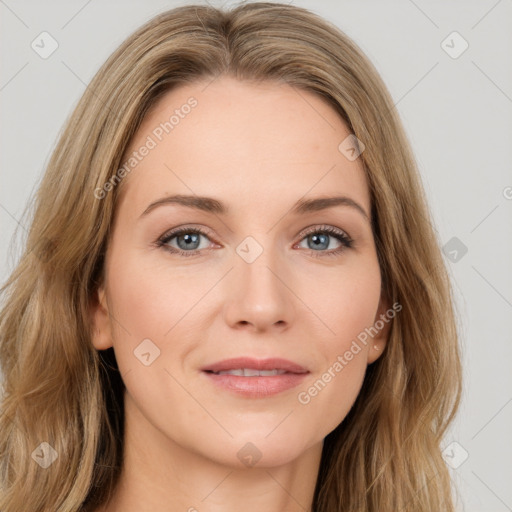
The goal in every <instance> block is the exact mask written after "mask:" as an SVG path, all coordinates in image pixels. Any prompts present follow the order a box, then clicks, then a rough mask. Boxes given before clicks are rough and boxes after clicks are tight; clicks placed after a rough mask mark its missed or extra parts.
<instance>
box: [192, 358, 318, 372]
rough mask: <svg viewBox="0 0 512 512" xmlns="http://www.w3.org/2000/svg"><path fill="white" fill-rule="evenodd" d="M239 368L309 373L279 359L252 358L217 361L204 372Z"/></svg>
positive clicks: (296, 365) (302, 368)
mask: <svg viewBox="0 0 512 512" xmlns="http://www.w3.org/2000/svg"><path fill="white" fill-rule="evenodd" d="M239 368H251V369H254V370H274V369H275V370H285V371H287V372H289V373H308V370H307V369H306V368H304V367H303V366H301V365H300V364H297V363H294V362H293V361H289V360H288V359H282V358H279V357H272V358H268V359H254V358H252V357H235V358H232V359H224V360H223V361H217V362H216V363H212V364H210V365H208V366H205V367H204V368H201V370H202V371H211V372H222V371H226V370H237V369H239Z"/></svg>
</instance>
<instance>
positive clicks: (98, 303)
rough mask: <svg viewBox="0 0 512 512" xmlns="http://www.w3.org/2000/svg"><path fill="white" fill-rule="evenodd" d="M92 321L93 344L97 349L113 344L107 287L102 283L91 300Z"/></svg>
mask: <svg viewBox="0 0 512 512" xmlns="http://www.w3.org/2000/svg"><path fill="white" fill-rule="evenodd" d="M90 313H91V322H92V340H91V341H92V344H93V345H94V348H95V349H96V350H106V349H107V348H110V347H111V346H112V326H111V323H110V315H109V312H108V306H107V295H106V292H105V288H104V286H103V285H101V286H100V287H99V288H98V289H97V290H96V291H95V293H94V294H93V297H92V298H91V302H90Z"/></svg>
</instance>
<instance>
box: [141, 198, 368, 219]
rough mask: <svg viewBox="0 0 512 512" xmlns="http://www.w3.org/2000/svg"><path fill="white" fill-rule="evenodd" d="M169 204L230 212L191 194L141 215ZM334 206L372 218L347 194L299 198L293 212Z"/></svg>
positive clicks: (211, 200) (163, 201)
mask: <svg viewBox="0 0 512 512" xmlns="http://www.w3.org/2000/svg"><path fill="white" fill-rule="evenodd" d="M168 204H178V205H181V206H186V207H188V208H194V209H196V210H202V211H205V212H209V213H215V214H219V215H226V214H228V212H229V208H228V207H227V206H226V205H225V204H223V203H222V202H220V201H218V200H217V199H214V198H212V197H204V196H196V195H193V196H190V195H182V194H180V195H173V196H167V197H162V198H161V199H158V200H156V201H154V202H153V203H151V204H150V205H149V206H148V207H147V208H146V209H145V210H144V212H143V213H142V214H141V216H140V217H144V216H145V215H147V214H148V213H149V212H151V211H152V210H154V209H155V208H157V207H159V206H163V205H168ZM334 206H349V207H351V208H353V209H355V210H357V211H358V212H359V213H360V214H361V215H363V217H364V218H365V219H366V220H367V221H370V218H369V216H368V214H367V213H366V211H365V210H364V208H363V207H362V206H361V205H360V204H359V203H357V202H356V201H354V200H353V199H351V198H350V197H346V196H335V197H318V198H316V199H299V200H298V201H297V202H296V203H295V204H294V205H293V207H292V209H291V213H292V214H294V215H304V214H306V213H310V212H317V211H320V210H326V209H327V208H332V207H334Z"/></svg>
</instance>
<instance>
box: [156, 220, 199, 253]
mask: <svg viewBox="0 0 512 512" xmlns="http://www.w3.org/2000/svg"><path fill="white" fill-rule="evenodd" d="M201 237H204V238H206V239H208V233H207V232H205V231H203V230H202V229H199V228H195V227H183V228H177V229H173V230H172V231H170V232H167V233H166V234H164V235H163V236H162V237H161V238H159V239H158V240H157V242H156V245H157V246H158V247H163V248H164V249H166V250H168V251H169V252H172V253H175V254H179V255H181V256H195V255H197V254H198V253H199V252H200V251H201V250H202V249H205V248H208V246H207V247H201ZM171 242H174V243H175V244H176V245H177V247H176V245H173V244H171Z"/></svg>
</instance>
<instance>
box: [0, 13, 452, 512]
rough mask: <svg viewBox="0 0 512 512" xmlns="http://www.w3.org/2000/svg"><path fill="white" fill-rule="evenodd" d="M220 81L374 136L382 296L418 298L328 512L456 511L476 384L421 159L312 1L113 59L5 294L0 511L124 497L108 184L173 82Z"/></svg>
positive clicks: (168, 26) (41, 195)
mask: <svg viewBox="0 0 512 512" xmlns="http://www.w3.org/2000/svg"><path fill="white" fill-rule="evenodd" d="M221 74H223V75H225V74H229V75H231V76H234V77H236V78H238V79H240V80H271V81H272V80H275V81H279V82H285V83H287V84H290V85H293V86H294V87H296V88H297V90H300V89H302V90H305V91H310V92H312V93H314V94H317V95H319V96H321V97H322V98H324V99H325V100H326V101H328V102H329V103H330V104H331V105H332V107H333V108H334V109H335V110H336V111H337V112H338V113H339V115H340V116H341V118H342V119H343V121H344V122H345V123H346V125H347V127H348V128H349V129H350V131H351V132H352V133H353V134H355V135H356V136H357V138H358V139H359V140H361V141H362V142H363V143H364V145H365V150H364V151H363V153H362V154H361V157H360V158H361V161H362V164H363V166H364V169H365V172H366V174H367V179H368V183H369V187H370V193H371V200H372V221H373V222H372V227H373V233H374V237H375V242H376V247H377V253H378V258H379V263H380V268H381V273H382V286H383V291H384V293H385V294H386V295H387V297H389V298H390V300H391V302H392V303H393V302H395V301H397V302H399V303H400V304H401V305H402V310H401V311H400V313H399V314H398V315H397V316H396V317H395V318H394V320H393V324H392V328H391V331H390V335H389V341H388V344H387V347H386V350H385V352H384V354H383V355H382V357H380V358H379V359H378V360H377V361H376V362H375V363H374V364H372V365H370V366H369V367H368V370H367V373H366V376H365V380H364V383H363V387H362V390H361V392H360V395H359V396H358V398H357V400H356V402H355V404H354V406H353V408H352V409H351V411H350V412H349V414H348V416H347V417H346V418H345V419H344V421H343V422H342V423H341V424H340V425H339V426H338V427H337V428H336V429H335V430H334V431H333V432H331V433H330V434H329V435H328V436H327V437H326V438H325V442H324V449H323V453H322V460H321V465H320V471H319V474H318V480H317V485H316V490H315V495H314V502H313V509H312V510H313V511H315V512H334V511H336V512H342V511H343V512H345V511H351V512H355V511H368V512H369V511H372V512H376V511H379V512H385V511H386V512H391V511H393V512H396V511H399V510H400V511H402V512H406V511H415V512H432V511H433V510H435V511H453V510H454V506H453V503H452V497H451V486H450V478H449V473H448V470H447V468H446V466H445V464H444V461H443V458H442V454H441V449H440V442H441V440H442V437H443V434H444V433H445V431H446V428H447V426H448V425H449V423H450V422H451V421H452V419H453V417H454V415H455V413H456V411H457V408H458V405H459V400H460V394H461V367H460V356H459V348H458V339H457V328H456V327H457V326H456V322H455V312H454V304H453V296H452V291H451V288H450V284H449V276H448V274H447V271H446V268H445V264H444V261H443V258H442V255H441V252H440V249H439V243H438V240H437V238H436V234H435V231H434V229H433V221H432V218H431V215H430V212H429V210H428V206H427V203H426V199H425V195H424V192H423V189H422V185H421V180H420V178H419V174H418V170H417V167H416V163H415V161H414V157H413V155H412V152H411V149H410V146H409V143H408V141H407V139H406V136H405V133H404V130H403V127H402V125H401V121H400V119H399V117H398V114H397V112H396V110H395V108H394V105H393V101H392V99H391V97H390V95H389V93H388V91H387V89H386V87H385V85H384V83H383V82H382V80H381V78H380V77H379V75H378V73H377V71H376V70H375V68H374V66H373V65H372V64H371V62H370V61H369V60H368V59H367V58H366V57H365V55H364V54H363V53H362V52H361V50H360V49H359V48H358V47H357V46H356V45H355V43H354V42H353V41H352V40H351V39H349V38H348V37H347V36H346V35H345V34H344V33H342V32H341V31H340V30H339V29H338V28H336V27H335V26H334V25H332V24H330V23H328V22H327V21H325V20H323V19H321V18H320V17H318V16H316V15H315V14H312V13H311V12H309V11H307V10H305V9H302V8H298V7H294V6H290V5H284V4H273V3H248V4H242V5H238V6H236V7H235V8H233V9H232V10H230V11H223V10H219V9H216V8H213V7H208V6H199V5H198V6H186V7H179V8H176V9H172V10H169V11H167V12H163V13H162V14H159V15H157V16H156V17H154V18H153V19H152V20H150V21H149V22H147V23H146V24H145V25H143V26H142V27H141V28H139V29H138V30H137V31H136V32H135V33H133V34H132V35H131V36H130V37H129V38H128V39H127V40H126V41H124V42H123V43H122V44H121V46H120V47H119V48H118V49H117V50H116V51H115V52H114V53H113V54H112V55H111V56H110V57H109V59H108V60H107V61H106V62H105V64H104V65H103V66H102V67H101V69H100V70H99V71H98V73H97V74H96V75H95V77H94V78H93V79H92V81H91V83H90V85H89V86H88V87H87V89H86V91H85V93H84V94H83V97H82V98H81V99H80V102H79V103H78V105H77V106H76V108H75V110H74V112H73V113H72V115H71V116H70V118H69V119H68V120H67V122H66V126H65V129H64V131H63V132H62V134H61V136H60V138H59V141H58V144H57V146H56V148H55V150H54V152H53V154H52V156H51V159H50V161H49V163H48V167H47V170H46V173H45V175H44V178H43V180H42V182H41V184H40V186H39V189H38V191H37V195H36V197H35V201H34V209H33V214H31V219H30V229H29V232H28V237H27V240H26V247H24V252H23V254H22V256H21V259H20V261H19V263H18V265H17V267H16V268H15V270H14V271H13V273H12V274H11V276H10V278H9V279H8V281H7V282H6V284H5V285H4V286H3V288H2V295H3V297H4V299H5V303H4V305H3V308H2V311H1V313H0V363H1V370H2V372H3V376H4V380H3V397H2V403H1V405H2V415H1V417H0V457H1V460H0V489H1V496H0V510H2V511H4V512H18V511H20V510H30V511H31V512H36V511H48V512H55V511H58V512H69V511H77V510H82V511H85V510H92V509H93V507H97V506H98V505H99V504H102V503H104V502H105V500H106V499H107V497H108V496H109V495H110V493H111V492H112V491H113V489H114V487H115V485H116V482H117V479H118V476H119V472H120V469H121V463H122V455H123V445H122V441H123V421H124V409H123V388H124V385H123V382H122V380H121V378H120V375H119V371H118V369H117V364H116V361H115V357H114V355H113V351H112V349H109V350H106V351H101V352H98V351H96V350H95V349H94V348H93V346H92V343H91V334H92V332H91V329H92V327H91V317H90V312H89V311H90V310H89V304H90V301H91V300H92V297H93V296H94V293H95V291H96V289H97V286H98V284H99V283H100V282H101V279H102V276H103V261H104V256H105V250H106V244H107V241H108V238H109V234H110V229H111V225H112V218H113V215H114V212H115V211H116V210H115V206H116V203H117V201H116V199H118V196H119V190H118V188H121V187H114V189H113V190H111V191H110V192H109V193H107V194H105V197H103V198H102V199H98V198H97V197H95V193H94V191H95V190H97V189H98V188H102V187H103V185H104V183H106V182H107V181H109V179H111V178H112V176H114V175H115V174H116V171H117V170H118V169H119V166H120V165H121V163H122V156H123V154H124V152H125V150H126V148H127V146H128V144H129V142H130V140H131V138H132V136H133V135H134V133H135V132H136V131H137V129H138V127H139V125H140V123H141V121H142V119H143V118H144V115H145V113H146V112H147V111H148V110H149V108H150V107H151V106H152V105H154V104H155V102H156V101H157V100H158V99H159V98H160V97H161V96H162V95H163V94H164V93H166V92H167V91H169V90H170V89H171V88H173V87H174V86H176V85H177V84H183V83H186V82H193V81H194V80H198V79H200V78H211V79H213V78H214V77H217V76H219V75H221ZM340 142H341V141H340ZM42 442H47V443H48V444H49V445H51V447H53V449H54V450H55V452H56V454H58V456H57V458H56V460H55V461H54V462H53V464H51V466H50V467H48V468H46V469H45V468H43V467H41V465H39V464H36V463H35V461H34V460H35V459H34V455H33V453H34V450H37V449H39V450H42V449H43V448H41V443H42ZM38 447H39V448H38ZM36 453H37V452H36ZM33 459H34V460H33Z"/></svg>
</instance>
